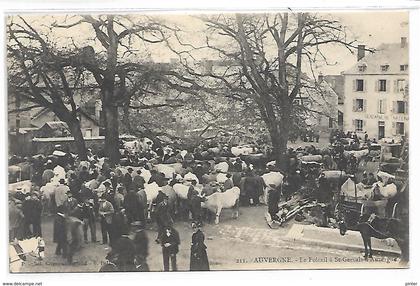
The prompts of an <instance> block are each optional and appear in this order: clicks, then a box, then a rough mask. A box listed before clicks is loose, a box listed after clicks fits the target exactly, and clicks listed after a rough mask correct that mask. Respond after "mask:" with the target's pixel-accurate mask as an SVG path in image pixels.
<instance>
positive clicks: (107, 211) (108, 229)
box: [98, 194, 114, 244]
mask: <svg viewBox="0 0 420 286" xmlns="http://www.w3.org/2000/svg"><path fill="white" fill-rule="evenodd" d="M98 212H99V216H100V218H101V232H102V244H107V243H108V236H109V241H110V243H111V244H112V243H113V242H114V236H113V233H112V217H113V216H114V207H113V206H112V204H111V203H110V202H109V201H107V200H106V196H105V194H103V195H102V196H101V198H100V199H99V211H98Z"/></svg>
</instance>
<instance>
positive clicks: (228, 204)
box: [201, 187, 241, 224]
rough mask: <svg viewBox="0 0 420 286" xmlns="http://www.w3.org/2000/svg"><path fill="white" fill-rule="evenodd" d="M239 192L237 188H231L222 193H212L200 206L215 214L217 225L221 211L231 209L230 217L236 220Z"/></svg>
mask: <svg viewBox="0 0 420 286" xmlns="http://www.w3.org/2000/svg"><path fill="white" fill-rule="evenodd" d="M240 192H241V191H240V189H239V188H238V187H233V188H231V189H228V190H226V191H225V192H224V193H219V192H217V193H213V194H211V195H210V196H208V197H206V200H205V201H204V202H203V203H201V206H202V207H203V208H206V209H208V210H209V211H211V212H212V213H214V214H216V219H215V221H214V223H215V224H219V217H220V213H221V212H222V209H227V208H233V209H234V211H233V213H232V217H233V218H238V217H239V195H240Z"/></svg>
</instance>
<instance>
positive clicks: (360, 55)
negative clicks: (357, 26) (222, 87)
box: [357, 45, 366, 61]
mask: <svg viewBox="0 0 420 286" xmlns="http://www.w3.org/2000/svg"><path fill="white" fill-rule="evenodd" d="M365 47H366V46H365V45H358V46H357V61H360V60H361V59H363V58H364V57H365Z"/></svg>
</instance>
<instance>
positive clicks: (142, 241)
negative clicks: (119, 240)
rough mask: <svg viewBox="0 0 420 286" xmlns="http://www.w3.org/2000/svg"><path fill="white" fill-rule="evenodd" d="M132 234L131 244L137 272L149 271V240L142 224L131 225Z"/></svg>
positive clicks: (138, 222) (134, 223)
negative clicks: (132, 244) (132, 243)
mask: <svg viewBox="0 0 420 286" xmlns="http://www.w3.org/2000/svg"><path fill="white" fill-rule="evenodd" d="M131 226H132V232H133V238H132V240H133V242H134V246H135V251H134V254H135V258H134V261H135V264H136V269H137V271H149V266H148V264H147V256H148V255H149V239H148V238H147V234H146V232H145V230H144V223H143V222H140V221H136V222H133V223H132V224H131Z"/></svg>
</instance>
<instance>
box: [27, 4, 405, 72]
mask: <svg viewBox="0 0 420 286" xmlns="http://www.w3.org/2000/svg"><path fill="white" fill-rule="evenodd" d="M318 14H320V16H322V15H323V14H328V15H327V16H330V15H332V16H333V17H334V18H335V19H337V20H339V21H340V22H341V23H342V24H343V25H344V26H345V29H346V31H347V35H348V39H356V40H358V43H359V44H365V45H366V46H367V47H369V48H376V47H378V46H379V45H381V44H382V43H397V42H399V41H400V38H401V37H402V36H406V37H408V28H409V25H408V12H404V11H395V10H394V11H381V12H376V11H375V12H372V11H368V12H348V11H346V12H334V13H325V12H318ZM130 16H131V15H130ZM132 16H133V18H135V17H136V16H135V15H132ZM158 16H159V18H161V19H164V21H165V23H166V24H167V25H169V26H171V25H177V26H178V27H180V28H181V29H182V31H183V33H182V37H183V39H184V40H185V41H186V42H190V43H194V44H195V45H200V44H202V43H204V39H205V33H204V29H205V28H206V26H205V25H204V23H203V22H202V21H201V20H200V19H198V18H197V16H199V15H198V14H197V15H191V14H190V15H185V14H180V13H170V14H168V13H166V14H159V15H158ZM28 17H32V20H33V21H35V23H36V24H35V25H36V26H38V27H40V28H42V29H46V27H48V25H49V23H51V22H52V21H56V20H57V22H59V23H61V22H62V21H63V20H64V19H66V17H64V15H61V16H59V17H57V15H54V17H51V15H48V16H46V15H42V16H41V15H39V16H32V15H31V16H29V15H26V16H25V18H28ZM77 18H78V17H77V16H76V17H73V18H72V17H71V16H68V17H67V21H68V22H67V23H71V22H74V21H75V20H74V19H77ZM31 22H32V21H31ZM85 28H86V29H88V28H89V26H85ZM54 31H55V33H56V35H55V36H56V38H58V39H59V40H58V41H59V42H62V43H63V46H65V45H68V43H69V39H70V37H72V38H73V40H75V42H76V43H77V44H78V45H79V46H83V45H86V43H87V35H89V34H91V33H92V32H88V31H87V32H85V31H83V27H80V26H77V27H75V28H72V29H58V30H54ZM134 45H136V46H137V48H138V49H139V50H143V51H144V49H145V48H146V49H147V50H148V52H149V53H150V55H151V58H152V59H153V60H154V61H155V62H169V61H170V59H171V58H177V56H176V55H175V54H174V53H172V52H171V51H169V50H168V49H167V48H165V47H163V46H160V47H159V45H156V44H154V45H143V44H141V43H135V44H134ZM324 52H325V54H326V56H327V58H328V61H329V62H330V63H333V65H325V64H322V65H320V66H318V68H317V71H316V72H322V73H324V74H339V73H340V72H342V71H345V70H347V69H349V68H351V67H352V66H353V65H354V64H355V63H356V54H351V53H350V52H349V51H348V50H347V49H346V48H344V47H340V46H328V47H327V48H324ZM201 57H204V58H209V57H210V58H211V57H212V55H209V54H207V53H202V54H201ZM304 69H306V72H308V73H309V68H308V66H307V67H306V68H304Z"/></svg>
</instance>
